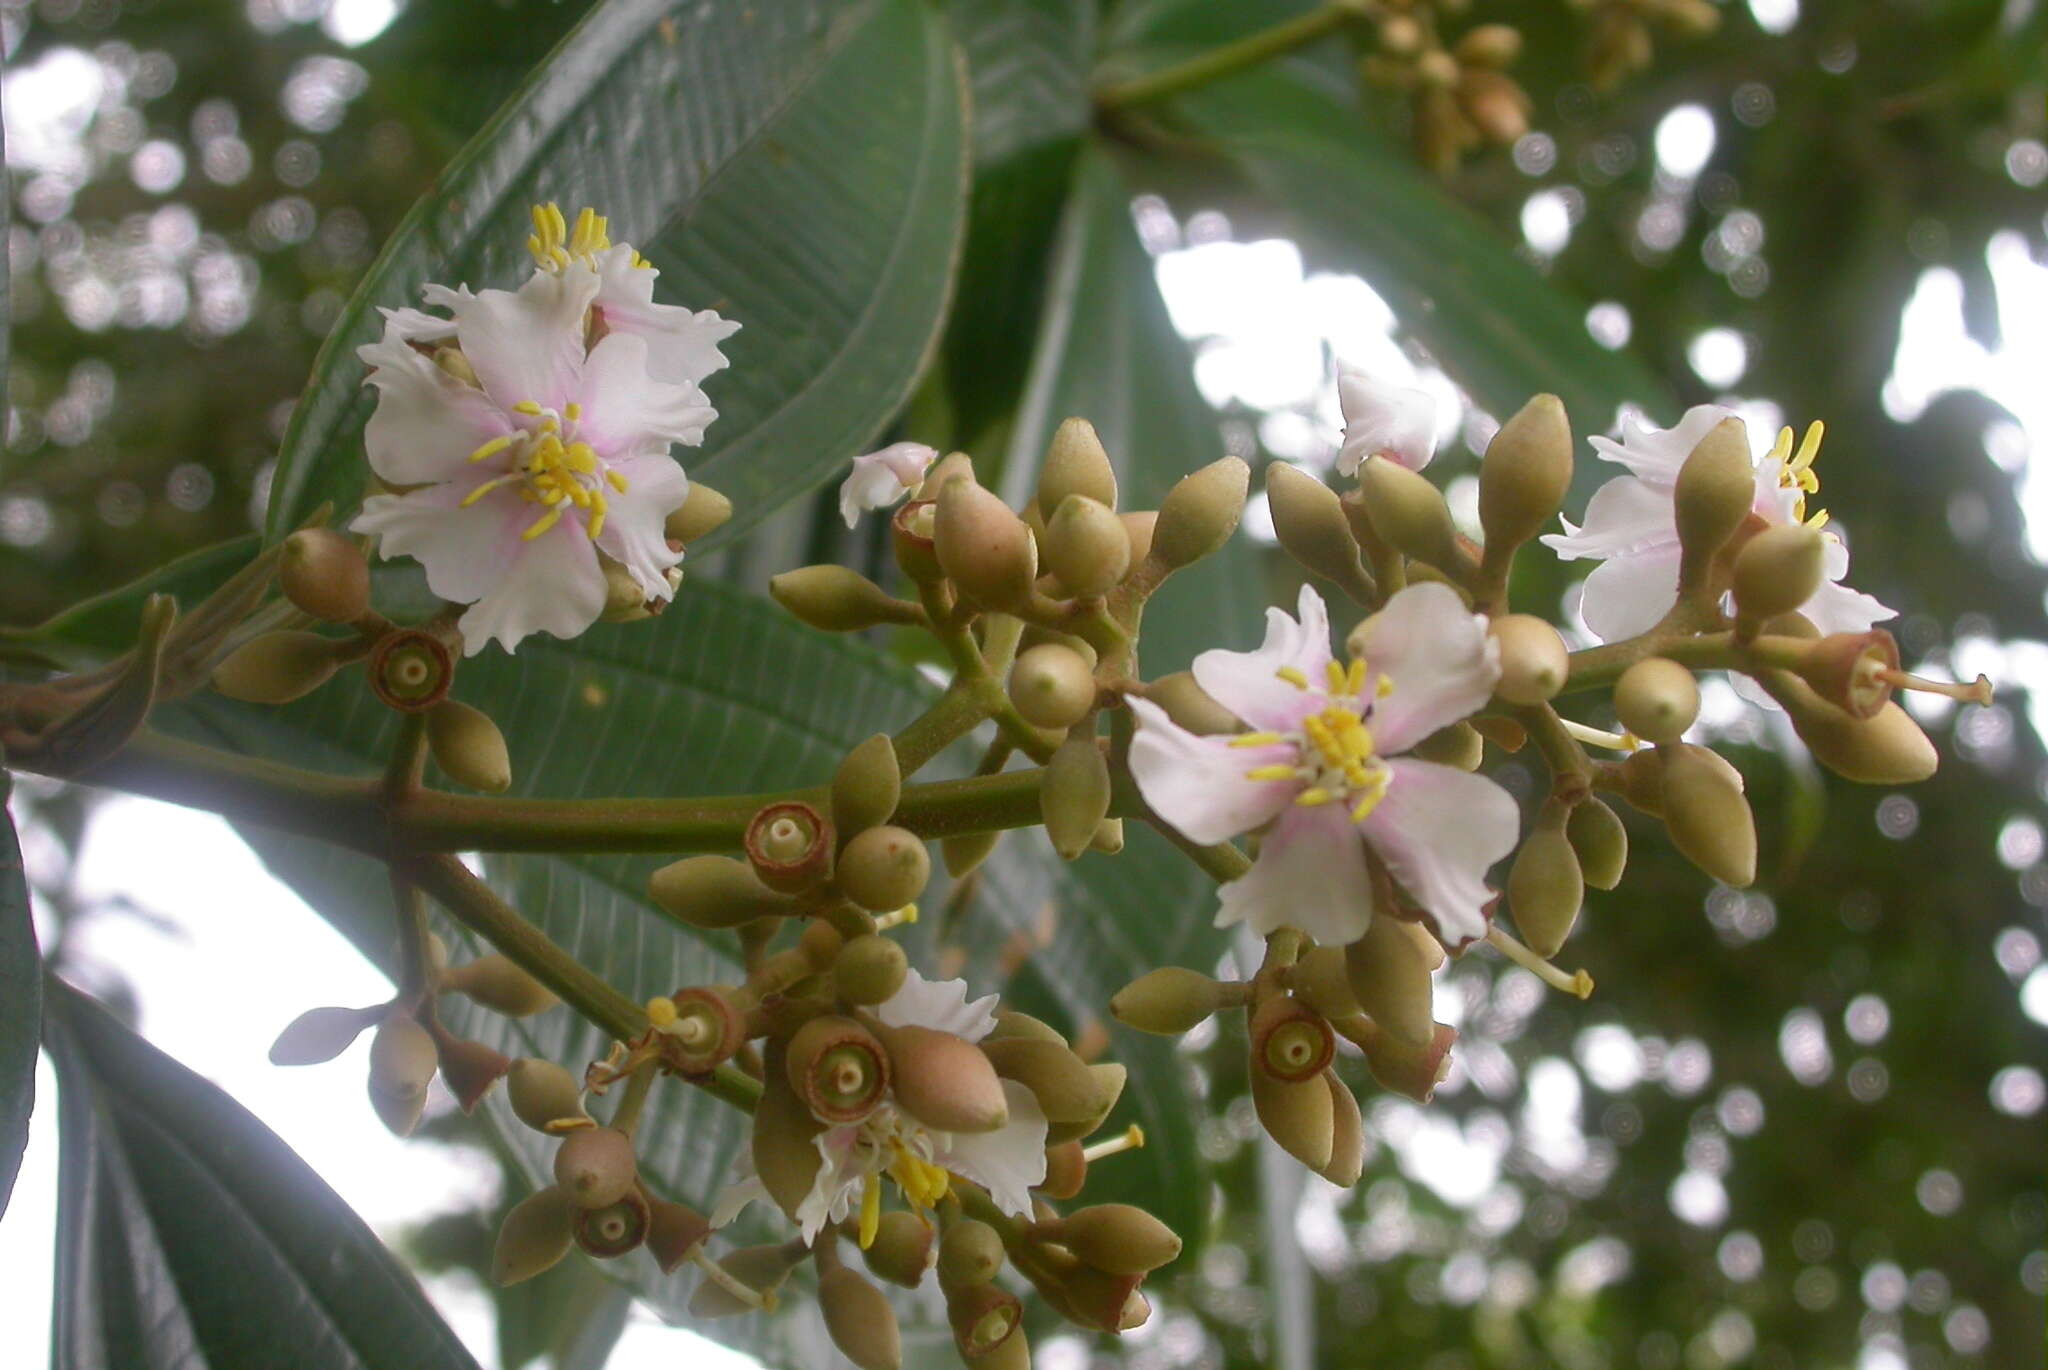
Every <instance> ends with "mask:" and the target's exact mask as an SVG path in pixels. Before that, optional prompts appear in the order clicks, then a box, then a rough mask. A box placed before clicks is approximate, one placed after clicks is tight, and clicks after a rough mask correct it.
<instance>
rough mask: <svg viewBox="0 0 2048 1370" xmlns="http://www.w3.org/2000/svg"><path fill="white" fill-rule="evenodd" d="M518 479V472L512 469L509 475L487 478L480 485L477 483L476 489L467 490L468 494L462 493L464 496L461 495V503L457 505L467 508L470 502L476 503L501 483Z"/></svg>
mask: <svg viewBox="0 0 2048 1370" xmlns="http://www.w3.org/2000/svg"><path fill="white" fill-rule="evenodd" d="M518 479H519V472H517V471H514V472H513V473H512V474H511V475H509V476H498V477H496V478H494V479H492V480H487V481H485V482H484V483H483V484H482V485H479V486H477V488H476V489H474V490H472V491H470V492H469V493H468V494H466V495H464V496H463V497H462V503H461V505H460V506H459V507H460V508H463V509H467V508H469V506H470V505H472V504H475V503H476V502H477V501H478V500H480V499H482V498H483V497H484V496H485V495H488V494H490V493H491V491H493V490H495V489H497V488H498V487H499V486H501V485H505V484H508V483H509V482H512V481H515V480H518Z"/></svg>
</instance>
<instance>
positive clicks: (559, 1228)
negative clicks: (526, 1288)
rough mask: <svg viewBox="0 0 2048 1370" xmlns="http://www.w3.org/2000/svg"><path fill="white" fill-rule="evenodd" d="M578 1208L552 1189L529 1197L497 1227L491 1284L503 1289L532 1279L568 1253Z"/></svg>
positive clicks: (513, 1208)
mask: <svg viewBox="0 0 2048 1370" xmlns="http://www.w3.org/2000/svg"><path fill="white" fill-rule="evenodd" d="M575 1216H576V1207H575V1205H574V1204H572V1203H570V1202H569V1196H568V1195H566V1194H564V1193H563V1192H562V1191H561V1190H559V1189H556V1188H554V1187H553V1186H549V1187H548V1188H546V1189H542V1190H538V1191H536V1192H535V1193H532V1194H529V1195H527V1196H526V1197H525V1198H524V1199H521V1200H520V1201H519V1202H518V1203H516V1204H514V1205H513V1206H512V1209H511V1211H510V1212H508V1213H506V1214H505V1220H504V1222H502V1223H500V1224H499V1225H498V1242H497V1246H496V1247H495V1248H494V1249H493V1250H492V1252H491V1283H492V1284H495V1285H498V1286H500V1287H503V1286H505V1285H511V1284H518V1283H520V1282H521V1281H523V1280H530V1279H532V1278H533V1277H534V1276H535V1275H538V1274H540V1273H541V1272H542V1271H544V1270H549V1269H552V1268H553V1267H554V1265H555V1263H556V1262H558V1261H560V1260H561V1259H562V1257H564V1256H566V1255H568V1254H569V1248H570V1246H572V1245H573V1244H574V1242H575V1234H574V1227H573V1223H574V1220H575Z"/></svg>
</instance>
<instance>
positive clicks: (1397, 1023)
mask: <svg viewBox="0 0 2048 1370" xmlns="http://www.w3.org/2000/svg"><path fill="white" fill-rule="evenodd" d="M1344 957H1345V961H1344V965H1345V973H1346V974H1347V975H1348V976H1349V978H1350V981H1351V997H1352V998H1354V999H1356V1000H1357V1001H1358V1006H1359V1007H1360V1008H1361V1009H1363V1010H1365V1011H1366V1012H1367V1013H1369V1014H1371V1015H1372V1018H1373V1021H1374V1022H1376V1023H1378V1024H1379V1025H1380V1026H1381V1027H1383V1028H1385V1029H1386V1030H1387V1031H1389V1032H1391V1033H1393V1034H1394V1036H1396V1037H1398V1038H1400V1039H1401V1040H1402V1041H1404V1042H1408V1043H1410V1044H1414V1045H1420V1044H1421V1043H1424V1042H1427V1041H1428V1040H1429V1036H1430V1033H1431V1032H1432V1031H1433V1024H1434V1017H1433V1014H1432V1012H1431V1003H1432V985H1431V982H1430V970H1431V966H1430V961H1429V957H1428V956H1427V954H1426V953H1425V951H1424V949H1423V947H1422V944H1421V942H1420V941H1419V940H1417V937H1416V935H1415V934H1414V933H1412V932H1410V931H1409V930H1408V928H1407V927H1405V926H1404V925H1403V924H1402V922H1401V920H1400V919H1398V918H1395V917H1394V916H1392V915H1391V914H1388V913H1384V912H1380V913H1375V914H1374V915H1373V918H1372V921H1371V922H1370V923H1368V924H1366V928H1365V935H1364V936H1363V937H1361V938H1359V939H1358V940H1357V941H1356V942H1353V943H1351V944H1350V945H1349V946H1347V947H1346V948H1345V949H1344ZM1310 1169H1314V1167H1313V1166H1311V1167H1310Z"/></svg>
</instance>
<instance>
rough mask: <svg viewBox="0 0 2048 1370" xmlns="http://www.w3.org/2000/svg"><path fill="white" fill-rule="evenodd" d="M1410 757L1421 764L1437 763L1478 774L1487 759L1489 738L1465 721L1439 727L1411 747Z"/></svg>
mask: <svg viewBox="0 0 2048 1370" xmlns="http://www.w3.org/2000/svg"><path fill="white" fill-rule="evenodd" d="M1409 754H1410V755H1412V756H1414V757H1415V758H1416V759H1418V760H1421V761H1434V762H1436V763H1437V764H1438V765H1439V766H1455V767H1457V768H1458V769H1459V770H1461V771H1476V770H1478V769H1479V766H1480V763H1481V762H1483V761H1485V760H1486V739H1485V738H1484V737H1482V736H1481V735H1480V733H1479V730H1478V729H1477V728H1475V727H1473V726H1472V725H1471V724H1470V723H1466V722H1464V721H1462V720H1461V721H1459V722H1457V723H1453V724H1451V725H1450V726H1449V727H1447V728H1438V729H1437V730H1436V731H1435V732H1433V733H1431V734H1430V735H1429V736H1428V737H1425V738H1423V739H1422V741H1420V742H1418V743H1416V744H1415V745H1414V746H1413V747H1412V748H1410V749H1409Z"/></svg>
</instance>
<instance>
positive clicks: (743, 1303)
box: [690, 1242, 811, 1318]
mask: <svg viewBox="0 0 2048 1370" xmlns="http://www.w3.org/2000/svg"><path fill="white" fill-rule="evenodd" d="M810 1254H811V1251H810V1248H809V1247H808V1246H806V1245H805V1244H804V1243H802V1242H776V1243H773V1244H771V1245H768V1246H743V1247H741V1248H739V1249H738V1250H737V1251H728V1252H727V1253H726V1254H725V1259H723V1260H721V1261H720V1262H719V1263H718V1265H719V1268H720V1269H721V1270H723V1271H725V1273H726V1274H727V1275H729V1276H730V1277H731V1278H732V1281H733V1283H735V1284H737V1285H739V1286H740V1287H741V1288H743V1289H749V1290H752V1291H753V1292H754V1294H755V1295H756V1296H758V1297H757V1299H756V1300H754V1301H748V1300H745V1299H742V1298H740V1297H738V1296H737V1295H735V1294H734V1293H733V1292H732V1291H731V1290H729V1289H727V1288H726V1287H725V1286H724V1285H723V1284H721V1283H720V1282H719V1281H717V1280H701V1281H699V1282H698V1285H697V1288H696V1290H695V1291H694V1292H692V1293H691V1295H690V1316H691V1317H695V1318H734V1317H738V1316H739V1315H741V1314H742V1313H758V1312H760V1311H761V1310H762V1308H763V1307H767V1308H771V1309H772V1308H774V1307H775V1304H776V1297H775V1296H776V1293H777V1291H778V1290H780V1289H781V1288H782V1285H783V1282H784V1281H786V1280H787V1279H788V1278H789V1272H790V1271H792V1270H794V1269H796V1268H797V1266H799V1265H801V1264H802V1263H803V1262H804V1261H805V1260H807V1259H808V1258H809V1257H810Z"/></svg>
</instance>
